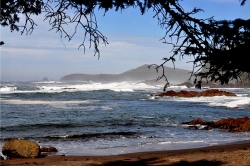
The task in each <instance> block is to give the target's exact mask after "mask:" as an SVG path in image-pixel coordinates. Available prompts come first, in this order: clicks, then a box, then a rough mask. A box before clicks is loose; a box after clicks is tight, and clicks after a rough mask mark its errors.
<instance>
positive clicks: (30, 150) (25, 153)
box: [1, 139, 57, 159]
mask: <svg viewBox="0 0 250 166" xmlns="http://www.w3.org/2000/svg"><path fill="white" fill-rule="evenodd" d="M41 152H57V149H56V148H55V147H52V146H48V147H42V148H40V146H39V145H38V144H37V143H35V142H32V141H28V140H17V139H13V140H9V141H7V142H5V144H4V146H3V148H2V153H3V155H5V156H7V158H37V157H40V156H41ZM1 157H2V156H1ZM1 159H2V158H1Z"/></svg>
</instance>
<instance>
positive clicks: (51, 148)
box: [41, 146, 58, 153]
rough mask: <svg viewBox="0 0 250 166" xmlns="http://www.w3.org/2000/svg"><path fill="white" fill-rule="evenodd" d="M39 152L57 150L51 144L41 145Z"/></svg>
mask: <svg viewBox="0 0 250 166" xmlns="http://www.w3.org/2000/svg"><path fill="white" fill-rule="evenodd" d="M41 152H48V153H51V152H58V150H57V149H56V148H55V147H53V146H43V147H41Z"/></svg>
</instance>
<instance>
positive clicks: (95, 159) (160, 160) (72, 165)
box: [1, 141, 250, 166]
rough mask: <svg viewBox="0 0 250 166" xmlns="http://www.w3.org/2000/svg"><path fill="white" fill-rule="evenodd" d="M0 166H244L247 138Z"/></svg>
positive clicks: (248, 158) (249, 161) (249, 153)
mask: <svg viewBox="0 0 250 166" xmlns="http://www.w3.org/2000/svg"><path fill="white" fill-rule="evenodd" d="M1 165H2V166H14V165H31V166H33V165H34V166H35V165H36V166H37V165H48V166H61V165H63V166H84V165H87V166H90V165H93V166H95V165H96V166H98V165H100V166H117V165H118V166H123V165H130V166H131V165H132V166H133V165H134V166H145V165H165V166H182V165H183V166H184V165H185V166H186V165H188V166H189V165H197V166H198V165H202V166H206V165H209V166H219V165H221V166H231V165H233V166H243V165H244V166H246V165H248V166H249V165H250V141H246V142H237V143H233V144H228V145H219V146H210V147H204V148H195V149H183V150H170V151H157V152H153V151H152V152H141V153H131V154H122V155H112V156H70V155H67V154H66V155H53V156H44V157H42V158H35V159H10V160H4V161H1Z"/></svg>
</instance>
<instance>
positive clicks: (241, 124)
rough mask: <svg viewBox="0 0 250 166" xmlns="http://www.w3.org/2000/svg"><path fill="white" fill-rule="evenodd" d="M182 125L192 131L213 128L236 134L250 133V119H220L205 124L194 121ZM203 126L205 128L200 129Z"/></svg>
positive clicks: (199, 120)
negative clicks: (185, 125)
mask: <svg viewBox="0 0 250 166" xmlns="http://www.w3.org/2000/svg"><path fill="white" fill-rule="evenodd" d="M181 124H187V125H190V126H189V127H190V128H192V129H204V130H210V129H212V128H219V129H226V130H228V131H236V132H246V131H250V118H249V117H244V118H237V119H233V118H225V119H220V120H218V121H216V122H213V121H211V122H205V121H203V120H201V119H199V118H198V119H194V120H192V121H190V122H182V123H181ZM200 125H202V126H203V127H198V126H200Z"/></svg>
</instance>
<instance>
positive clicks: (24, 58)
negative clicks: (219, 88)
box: [0, 0, 250, 81]
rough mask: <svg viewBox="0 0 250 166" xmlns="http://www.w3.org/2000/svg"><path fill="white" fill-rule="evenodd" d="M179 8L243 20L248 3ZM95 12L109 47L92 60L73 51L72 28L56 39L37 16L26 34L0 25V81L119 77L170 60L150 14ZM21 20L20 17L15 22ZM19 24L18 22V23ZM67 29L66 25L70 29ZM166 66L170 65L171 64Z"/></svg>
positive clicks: (216, 0) (182, 64)
mask: <svg viewBox="0 0 250 166" xmlns="http://www.w3.org/2000/svg"><path fill="white" fill-rule="evenodd" d="M180 4H181V5H182V7H183V8H184V10H185V11H191V10H192V9H193V8H194V7H198V8H202V9H203V10H204V12H201V13H199V14H197V15H196V16H197V17H198V18H208V17H211V16H214V19H216V20H223V19H227V20H230V19H236V18H243V19H249V16H250V10H249V9H250V2H248V1H247V2H246V4H245V6H240V2H239V0H198V1H197V0H183V1H180ZM103 14H104V12H103V11H97V13H96V17H97V21H98V28H99V30H100V31H101V32H102V33H103V35H104V36H106V37H107V39H108V42H109V44H108V45H106V46H104V45H100V46H99V50H100V53H101V55H100V58H99V59H98V56H94V52H93V51H94V50H93V48H91V49H88V43H86V51H85V53H84V50H83V48H80V49H78V47H79V45H80V44H81V43H82V40H83V31H81V29H80V30H78V32H79V33H77V34H76V35H75V36H74V38H73V40H71V41H70V42H68V41H67V40H65V39H61V38H60V35H59V34H58V33H55V31H49V29H50V26H49V24H48V22H47V21H43V17H42V16H41V15H40V16H38V17H33V19H34V21H35V22H36V23H37V26H36V27H35V29H34V31H33V32H32V34H31V35H25V34H24V35H21V33H20V31H19V32H16V31H15V32H10V29H9V27H1V34H0V36H1V41H4V42H5V44H4V45H2V46H1V47H0V50H1V55H0V56H1V59H0V61H1V81H32V80H42V79H43V77H48V78H49V80H60V78H61V77H63V76H64V75H67V74H74V73H84V74H103V73H107V74H119V73H122V72H125V71H127V70H130V69H134V68H137V67H139V66H141V65H144V64H160V63H161V62H163V61H162V58H164V57H169V56H171V52H170V51H171V48H172V47H171V46H170V45H167V44H164V43H162V42H161V41H160V39H161V38H162V37H163V36H164V35H165V30H164V29H162V28H161V27H160V26H159V25H158V22H157V19H156V18H153V16H154V13H153V11H148V12H146V13H145V14H144V15H141V13H140V10H139V9H138V8H135V9H134V8H128V9H126V10H123V11H122V12H121V11H118V12H116V11H114V10H110V11H108V12H107V13H106V14H105V16H103ZM21 19H22V18H21ZM21 21H22V20H21ZM70 28H72V27H70V26H69V27H68V29H69V30H70ZM191 60H192V59H190V58H188V57H187V58H185V59H181V60H179V58H177V61H176V64H175V66H176V68H180V69H186V70H192V63H187V62H188V61H191ZM166 66H169V67H173V65H172V63H167V64H166Z"/></svg>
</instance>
